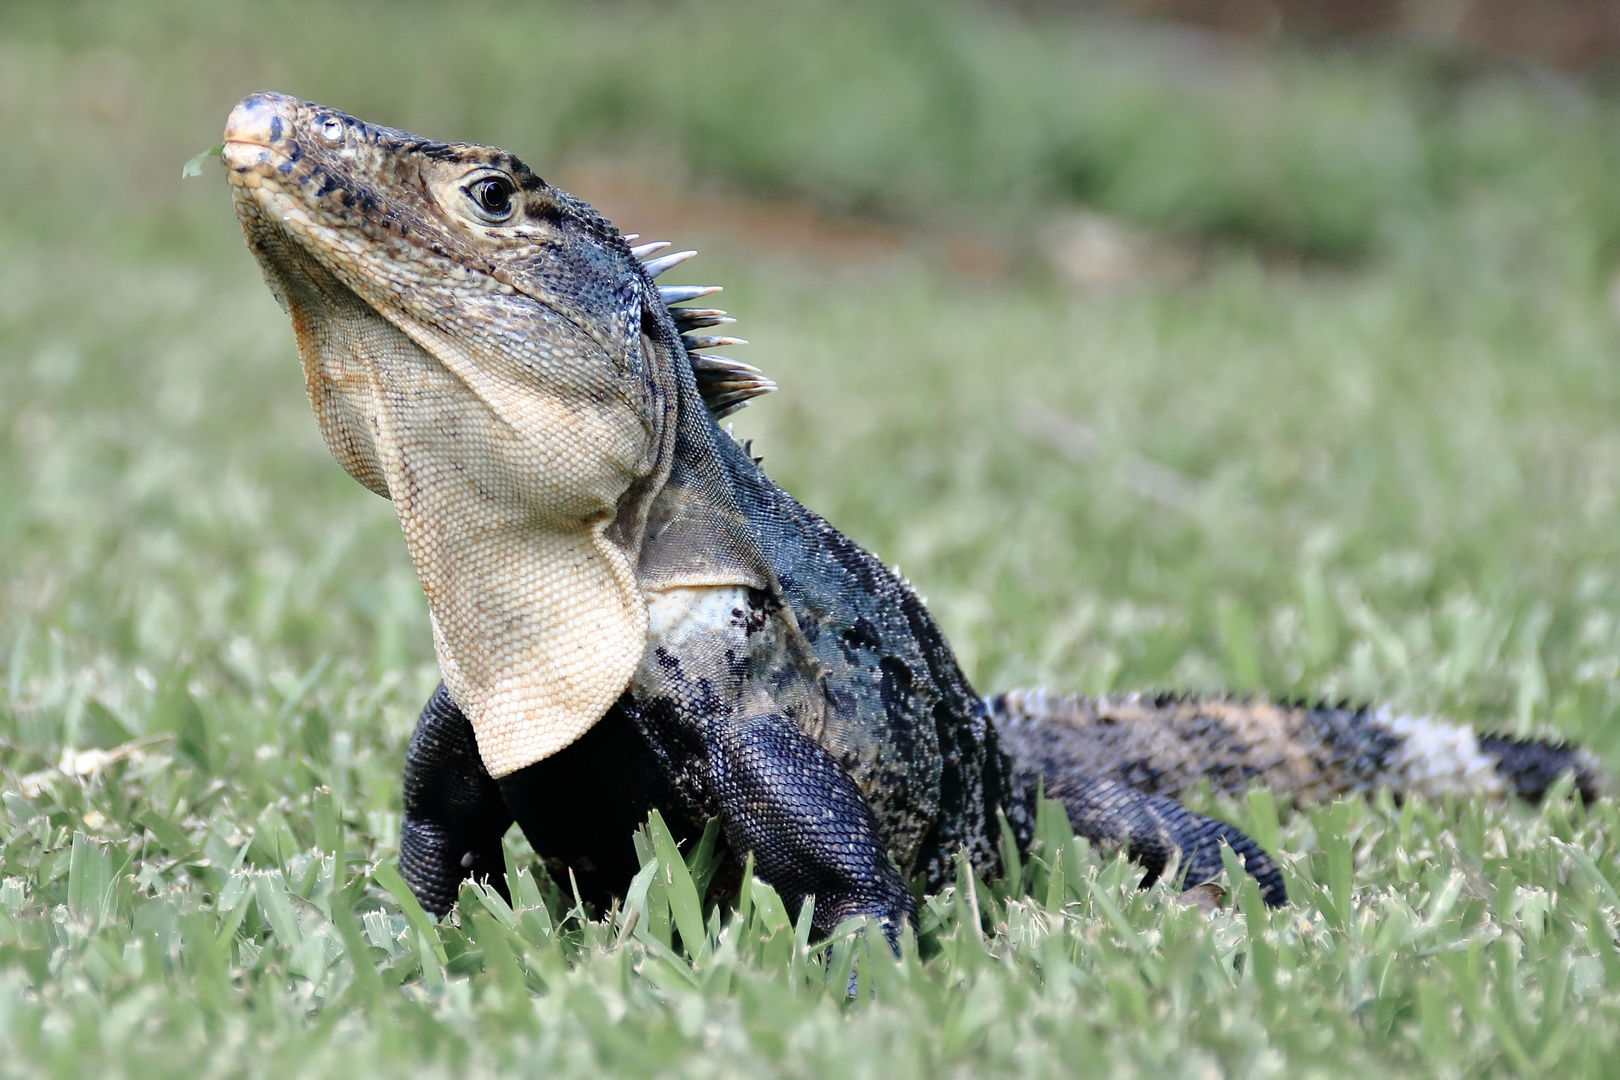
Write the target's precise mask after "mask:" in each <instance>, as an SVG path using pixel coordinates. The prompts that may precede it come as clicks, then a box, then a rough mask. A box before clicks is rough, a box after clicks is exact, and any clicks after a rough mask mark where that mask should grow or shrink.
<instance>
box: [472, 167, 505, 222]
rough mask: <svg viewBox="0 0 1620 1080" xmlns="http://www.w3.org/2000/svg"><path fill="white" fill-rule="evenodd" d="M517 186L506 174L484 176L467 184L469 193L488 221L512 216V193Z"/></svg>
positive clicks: (480, 214)
mask: <svg viewBox="0 0 1620 1080" xmlns="http://www.w3.org/2000/svg"><path fill="white" fill-rule="evenodd" d="M515 190H516V188H514V187H513V185H512V181H510V180H508V179H507V178H506V177H504V176H482V177H479V178H478V179H477V180H474V181H473V182H472V183H471V184H469V185H467V194H468V196H470V197H471V198H472V201H473V204H474V205H475V206H477V207H478V210H479V211H480V213H479V215H478V216H479V217H482V218H484V219H485V220H487V221H505V220H506V219H507V218H509V217H511V216H512V193H513V191H515Z"/></svg>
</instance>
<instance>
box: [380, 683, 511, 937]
mask: <svg viewBox="0 0 1620 1080" xmlns="http://www.w3.org/2000/svg"><path fill="white" fill-rule="evenodd" d="M511 824H512V813H511V811H510V810H508V809H507V807H506V803H505V801H503V800H502V798H501V791H500V788H499V787H498V786H497V785H496V783H495V781H494V780H493V779H492V778H491V777H490V775H489V772H488V770H486V769H485V768H484V762H483V760H482V759H481V758H479V756H478V744H477V742H476V741H475V740H474V739H473V729H472V724H470V723H468V721H467V718H466V717H465V716H463V715H462V713H461V710H460V709H459V708H457V707H456V703H455V702H454V701H452V700H451V698H450V691H448V690H447V689H445V686H444V684H443V683H440V684H439V688H438V689H437V690H436V691H434V693H433V697H432V698H430V699H429V700H428V703H427V705H426V706H425V707H424V708H423V709H422V715H421V716H420V717H419V718H418V719H417V721H416V732H415V733H414V734H413V735H412V736H411V745H410V748H409V749H408V750H406V752H405V819H404V822H403V823H402V824H401V826H400V834H399V870H400V874H401V876H403V877H404V879H405V883H406V884H407V885H409V886H410V887H411V892H413V893H415V894H416V899H417V901H418V902H420V903H421V905H422V906H423V907H424V908H426V909H427V910H428V911H431V912H433V914H435V915H438V916H443V915H444V914H445V913H446V912H448V911H449V910H450V908H451V907H452V906H454V904H455V902H456V894H457V893H458V892H459V891H460V889H461V883H462V882H463V881H465V880H466V879H467V878H469V877H471V878H477V879H480V880H487V881H488V882H489V883H490V884H491V885H492V886H494V888H495V889H496V890H497V891H498V892H500V894H501V895H502V896H506V877H505V872H504V871H505V860H504V858H503V856H502V854H501V837H502V835H504V834H505V832H506V830H507V828H508V827H509V826H510V825H511Z"/></svg>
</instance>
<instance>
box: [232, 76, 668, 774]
mask: <svg viewBox="0 0 1620 1080" xmlns="http://www.w3.org/2000/svg"><path fill="white" fill-rule="evenodd" d="M225 134H226V146H225V151H224V154H223V157H224V160H225V165H226V170H227V174H228V175H229V177H230V180H231V184H232V191H233V193H234V196H235V201H236V208H237V214H238V217H239V218H240V220H241V223H242V227H243V231H244V233H245V234H246V235H247V238H248V244H249V247H250V248H251V249H252V250H253V252H254V254H255V255H256V256H257V258H258V259H259V262H260V265H261V267H262V268H263V270H264V273H265V278H266V280H267V281H268V283H269V285H270V287H271V290H272V291H273V292H274V293H275V294H276V297H277V299H278V300H279V301H280V302H281V303H282V306H283V307H284V308H285V309H286V310H287V312H288V314H289V315H290V317H291V318H292V322H293V326H294V329H295V331H296V334H297V338H298V351H299V356H300V358H301V360H302V362H303V367H304V375H305V382H306V387H307V389H308V393H309V399H310V403H311V405H312V406H313V408H314V412H315V417H316V420H317V422H318V423H319V425H320V429H321V433H322V435H323V436H324V437H325V439H326V443H327V445H328V446H329V447H330V448H331V450H332V453H333V455H334V456H335V457H336V458H337V460H338V461H339V463H340V464H342V466H343V467H344V469H346V470H347V471H348V472H349V473H350V475H352V476H353V477H354V478H355V479H357V480H359V481H360V482H361V483H362V484H365V485H366V486H367V487H369V488H371V489H372V490H373V491H376V492H377V493H379V494H381V495H384V496H386V497H387V498H389V499H391V500H393V503H394V508H395V510H396V511H397V512H398V515H399V522H400V527H401V529H402V530H403V531H404V534H405V540H406V543H407V544H408V546H409V548H410V553H411V558H412V560H413V561H414V563H415V565H416V571H417V574H418V575H419V577H420V578H421V582H422V588H423V590H424V592H425V593H426V594H427V599H428V604H429V607H430V610H431V612H432V618H433V629H434V645H435V648H436V650H437V653H438V659H439V664H440V668H441V670H442V671H443V674H444V678H445V682H446V684H447V685H448V687H449V688H450V692H451V694H452V696H453V697H454V698H455V700H456V702H457V704H458V705H460V706H461V708H462V710H463V711H464V712H465V713H466V714H467V716H468V718H469V719H470V720H471V722H472V725H473V729H474V732H475V733H476V736H477V739H478V747H479V751H480V754H481V755H482V757H483V759H484V762H485V765H486V766H487V767H488V768H489V770H490V772H491V773H492V774H493V775H495V776H502V775H505V774H507V773H510V772H512V771H514V770H516V769H519V768H522V767H524V766H526V765H529V764H531V763H533V762H535V761H539V760H541V759H542V758H545V757H547V756H549V755H551V754H553V753H555V752H557V751H558V750H560V749H562V748H563V747H565V746H567V745H568V744H569V743H571V742H573V741H574V740H575V739H577V738H578V737H579V736H580V735H581V734H583V733H584V732H585V731H586V730H587V729H589V728H590V726H591V725H592V724H594V723H595V722H596V721H597V720H598V719H600V718H601V717H602V715H603V714H604V713H605V712H606V711H607V710H608V709H609V708H610V707H611V706H612V704H613V703H614V701H615V700H617V698H618V697H619V695H620V694H621V693H622V692H623V691H624V690H625V688H626V686H627V685H628V684H629V682H630V679H631V676H632V674H633V673H634V672H635V670H636V667H637V665H638V664H639V663H640V661H641V658H642V655H643V652H644V650H645V647H646V640H647V614H646V603H645V599H644V597H643V595H642V591H641V589H640V587H639V586H638V584H637V579H636V573H635V567H636V564H637V556H638V549H639V546H640V531H639V529H638V528H637V527H636V525H637V523H638V522H639V521H641V520H642V519H643V518H644V516H645V513H646V507H647V503H648V501H649V500H650V498H651V497H652V496H653V494H655V493H656V491H657V490H658V488H659V487H660V485H661V484H662V482H663V478H664V476H665V475H667V473H668V469H669V442H670V439H671V437H672V435H671V433H670V430H668V429H669V427H670V425H668V424H667V423H665V422H664V421H665V417H666V414H667V412H668V409H669V408H670V405H669V403H668V402H667V401H666V400H664V399H663V398H662V397H660V390H659V385H660V382H661V380H660V378H658V377H657V371H656V370H653V372H652V375H651V377H640V378H628V377H626V373H627V371H629V370H632V369H637V366H638V365H641V366H644V367H646V368H648V369H656V368H657V365H660V364H667V363H669V362H670V358H669V357H668V356H665V355H663V354H661V353H659V352H658V350H656V349H654V348H652V347H651V345H650V343H649V342H648V341H647V339H645V338H644V337H642V336H641V333H640V324H639V321H636V319H637V315H636V311H637V310H638V309H637V308H636V304H635V298H634V297H631V298H630V302H628V303H624V304H622V305H621V306H623V307H624V311H623V312H619V313H616V314H614V317H613V318H604V317H602V315H601V313H600V312H597V311H591V312H588V313H582V312H580V311H578V310H571V309H570V307H569V301H568V300H567V298H566V296H563V295H559V293H560V290H556V291H554V290H552V289H551V288H550V287H549V286H550V285H551V284H552V283H553V282H554V279H555V278H557V277H559V276H560V275H563V274H576V275H577V274H578V273H580V272H584V273H586V274H589V273H590V272H592V270H593V266H592V264H591V263H590V260H591V259H593V258H597V257H598V255H597V254H596V253H593V252H591V251H582V250H581V249H580V246H579V245H578V244H577V243H576V244H575V246H574V247H573V248H569V247H568V244H569V242H570V241H569V240H568V238H567V237H566V236H564V235H563V233H562V230H560V229H559V228H558V226H557V221H558V216H557V215H558V214H559V213H563V212H566V211H568V210H569V206H570V204H568V203H562V202H559V199H562V200H566V196H561V195H560V193H556V192H554V191H553V190H552V189H549V188H547V187H546V186H545V185H544V184H543V183H542V182H540V181H539V179H538V178H537V177H534V176H533V175H532V174H531V173H529V172H528V170H527V169H525V168H523V167H522V166H521V163H517V162H516V161H515V160H514V159H512V158H510V156H509V155H505V154H504V153H503V152H501V151H496V150H492V149H490V148H486V147H472V146H460V145H449V146H446V145H443V144H432V143H424V142H422V141H421V140H415V141H414V142H412V141H410V140H412V139H413V137H412V136H408V135H405V134H403V133H401V132H393V131H389V130H388V129H379V128H374V127H368V126H366V125H363V124H360V123H358V122H357V121H354V120H352V119H351V118H348V117H345V116H343V115H342V114H340V113H336V112H334V111H332V110H328V109H322V108H320V107H318V106H313V105H309V104H308V103H304V102H299V101H296V100H294V99H291V98H286V97H281V96H279V95H270V94H259V95H254V96H252V97H250V98H248V99H246V100H244V101H243V102H242V103H241V104H240V105H238V106H237V108H236V110H235V111H234V112H233V113H232V114H231V119H230V120H229V121H228V123H227V128H226V133H225ZM491 185H494V186H493V187H491ZM491 207H493V209H490V208H491ZM620 246H621V247H622V243H621V244H620ZM514 250H517V251H521V252H523V253H524V259H523V260H522V261H514V260H512V259H509V258H505V256H507V255H509V254H510V253H511V252H513V251H514ZM612 254H613V251H612V250H609V251H608V252H607V256H611V255H612ZM604 257H606V256H604ZM626 257H628V256H626ZM570 260H573V261H572V262H571V261H570ZM581 260H583V261H581ZM576 263H577V264H578V265H575V264H576ZM580 267H583V268H584V269H583V271H581V270H580ZM600 270H601V272H602V275H603V279H604V280H607V279H610V278H611V277H612V276H613V273H614V271H613V269H612V268H611V267H608V266H602V267H600ZM619 276H620V277H621V278H622V277H623V276H624V275H622V274H620V275H619ZM573 287H574V288H575V291H581V290H579V289H578V288H577V283H576V285H575V286H573ZM583 292H585V293H586V294H587V295H589V294H590V290H589V289H585V290H583ZM615 302H617V301H615V300H614V299H613V298H611V297H610V298H608V299H606V300H604V301H603V303H604V304H611V303H615ZM615 311H616V309H615ZM585 314H589V315H590V317H589V318H586V317H583V315H585ZM604 327H606V328H607V329H606V330H604V329H603V328H604Z"/></svg>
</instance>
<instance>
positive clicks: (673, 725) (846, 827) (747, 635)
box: [631, 587, 913, 940]
mask: <svg viewBox="0 0 1620 1080" xmlns="http://www.w3.org/2000/svg"><path fill="white" fill-rule="evenodd" d="M648 610H649V614H650V616H651V624H652V625H651V630H650V632H649V642H650V643H649V647H648V651H647V657H646V659H645V660H644V661H643V663H642V667H641V669H640V671H639V672H638V674H637V676H636V679H635V681H634V682H633V683H632V685H631V696H632V697H633V698H634V699H635V701H636V704H637V710H636V711H637V718H636V723H637V725H638V726H639V727H641V729H642V731H643V734H644V735H645V736H646V737H647V740H648V742H649V743H651V744H652V745H653V746H654V748H655V751H657V752H659V753H660V755H661V756H663V757H665V759H666V760H667V761H668V762H669V766H668V767H669V770H670V771H671V772H672V773H676V774H679V773H685V774H686V776H685V779H684V781H682V780H679V779H678V780H677V782H676V784H675V787H676V789H677V790H678V791H684V793H685V797H686V798H687V799H688V800H690V801H691V802H694V803H699V804H707V806H708V807H709V808H710V809H711V810H712V811H717V812H718V814H719V816H720V820H721V825H722V827H723V829H724V832H725V836H726V841H727V843H728V844H729V845H730V846H731V849H732V851H733V852H734V853H735V854H736V855H737V857H738V858H739V859H740V858H743V857H746V855H747V854H748V853H749V852H752V853H753V855H754V870H755V873H757V874H758V875H759V878H760V879H761V880H762V881H764V882H766V883H767V884H769V885H770V886H771V887H772V888H774V889H776V890H777V892H778V893H780V894H781V896H782V899H783V900H784V901H785V902H786V903H787V905H788V907H789V908H790V910H791V911H792V912H793V913H794V914H795V915H797V912H798V909H799V908H800V907H801V906H802V904H803V903H804V900H805V898H806V897H809V896H814V897H815V914H814V926H815V928H816V929H817V930H818V931H819V932H821V933H827V932H830V931H831V930H832V928H833V927H835V926H836V925H837V924H838V923H839V922H840V921H842V920H843V919H846V918H849V917H851V916H855V915H870V916H873V917H874V918H876V919H877V920H878V921H879V922H880V923H881V924H882V925H883V926H884V928H885V930H886V932H887V933H888V934H889V936H890V938H891V940H893V939H895V938H896V937H897V936H898V934H899V932H900V929H901V926H902V925H903V923H904V922H905V921H906V920H907V919H909V918H910V917H911V916H912V914H913V903H912V898H911V894H910V893H909V892H908V891H907V890H906V887H905V885H904V883H903V882H902V881H901V880H900V875H899V872H898V871H897V870H896V869H895V867H894V864H893V863H892V862H890V860H889V857H888V854H887V853H886V852H885V850H884V847H883V843H882V840H881V838H880V835H879V833H878V829H877V825H876V823H875V822H874V821H873V818H872V812H871V810H870V809H869V807H868V806H867V803H866V799H865V798H864V797H863V796H862V794H861V792H860V789H859V788H858V787H856V785H855V782H854V780H853V779H851V778H850V775H849V773H848V772H846V771H845V769H844V768H843V766H842V765H840V764H839V762H838V761H837V760H836V759H835V758H834V757H833V756H832V755H831V754H830V753H828V752H827V750H826V749H825V748H823V747H822V746H821V744H820V743H818V742H817V741H816V740H815V739H813V738H811V737H810V735H809V734H808V733H807V732H806V731H805V729H804V726H805V724H806V723H807V722H813V718H812V717H810V716H808V715H807V714H810V713H812V712H813V711H814V710H815V709H818V708H822V707H825V703H824V701H823V699H822V692H821V688H820V684H819V680H818V679H817V678H816V676H815V669H814V668H813V667H809V668H808V669H807V668H806V667H805V666H804V665H805V664H806V663H807V660H806V658H805V657H804V656H801V655H799V654H798V653H797V652H796V650H795V649H794V648H793V646H792V644H791V643H786V642H784V641H783V636H784V635H791V634H794V633H796V631H795V630H794V629H793V624H792V623H791V622H789V621H786V620H785V619H784V618H783V614H784V613H783V612H782V611H781V609H780V607H779V606H778V605H777V604H775V603H774V602H773V601H772V600H771V599H770V598H769V597H768V596H767V595H766V594H764V593H763V592H761V591H759V590H751V589H746V588H741V587H706V588H683V589H674V590H669V591H667V592H664V593H662V594H655V595H654V596H652V597H650V599H649V604H648ZM814 715H815V716H819V715H820V714H819V713H814ZM694 750H696V751H697V752H696V753H695V754H694V753H693V751H694ZM694 762H695V763H696V768H695V769H694Z"/></svg>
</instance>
